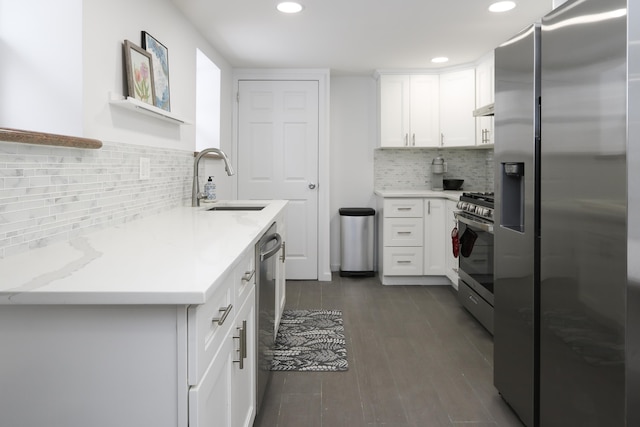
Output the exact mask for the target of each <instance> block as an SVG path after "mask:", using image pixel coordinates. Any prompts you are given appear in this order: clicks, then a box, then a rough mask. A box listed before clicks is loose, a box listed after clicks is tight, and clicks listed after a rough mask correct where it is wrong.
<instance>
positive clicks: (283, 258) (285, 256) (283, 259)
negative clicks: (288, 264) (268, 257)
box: [280, 242, 287, 262]
mask: <svg viewBox="0 0 640 427" xmlns="http://www.w3.org/2000/svg"><path fill="white" fill-rule="evenodd" d="M281 248H282V254H281V255H280V260H281V261H282V262H285V261H286V259H287V254H286V252H287V251H286V249H287V247H286V245H285V242H282V245H281Z"/></svg>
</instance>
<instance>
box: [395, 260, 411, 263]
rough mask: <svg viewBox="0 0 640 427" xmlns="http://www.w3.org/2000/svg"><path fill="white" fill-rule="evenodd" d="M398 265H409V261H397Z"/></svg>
mask: <svg viewBox="0 0 640 427" xmlns="http://www.w3.org/2000/svg"><path fill="white" fill-rule="evenodd" d="M398 264H411V261H408V260H404V259H401V260H398Z"/></svg>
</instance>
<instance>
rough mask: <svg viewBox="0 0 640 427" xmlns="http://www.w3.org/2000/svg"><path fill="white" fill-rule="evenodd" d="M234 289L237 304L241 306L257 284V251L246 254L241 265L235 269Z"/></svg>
mask: <svg viewBox="0 0 640 427" xmlns="http://www.w3.org/2000/svg"><path fill="white" fill-rule="evenodd" d="M233 275H234V288H235V291H236V297H235V299H236V302H237V303H238V305H241V304H242V303H243V301H244V300H245V299H246V298H247V295H248V294H249V292H251V289H253V287H254V285H255V283H256V259H255V251H254V250H250V251H247V252H246V253H245V255H244V256H243V257H242V260H241V261H240V263H239V264H238V265H237V266H236V268H235V269H234V274H233Z"/></svg>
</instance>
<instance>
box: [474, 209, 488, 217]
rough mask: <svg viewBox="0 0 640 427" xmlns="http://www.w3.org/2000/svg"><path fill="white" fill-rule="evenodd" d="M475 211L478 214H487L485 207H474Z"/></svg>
mask: <svg viewBox="0 0 640 427" xmlns="http://www.w3.org/2000/svg"><path fill="white" fill-rule="evenodd" d="M476 213H477V214H478V215H480V216H485V215H486V214H487V210H486V209H485V208H476Z"/></svg>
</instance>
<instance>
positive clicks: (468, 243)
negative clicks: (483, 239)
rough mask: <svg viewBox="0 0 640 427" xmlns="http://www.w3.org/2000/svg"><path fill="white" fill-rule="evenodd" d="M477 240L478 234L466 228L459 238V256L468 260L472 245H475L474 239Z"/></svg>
mask: <svg viewBox="0 0 640 427" xmlns="http://www.w3.org/2000/svg"><path fill="white" fill-rule="evenodd" d="M477 238H478V234H477V233H476V232H475V231H473V230H472V229H470V228H469V227H467V229H466V230H464V233H462V236H461V237H460V247H461V249H460V255H462V256H463V257H465V258H468V257H469V255H471V251H473V245H474V244H475V243H476V239H477Z"/></svg>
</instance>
